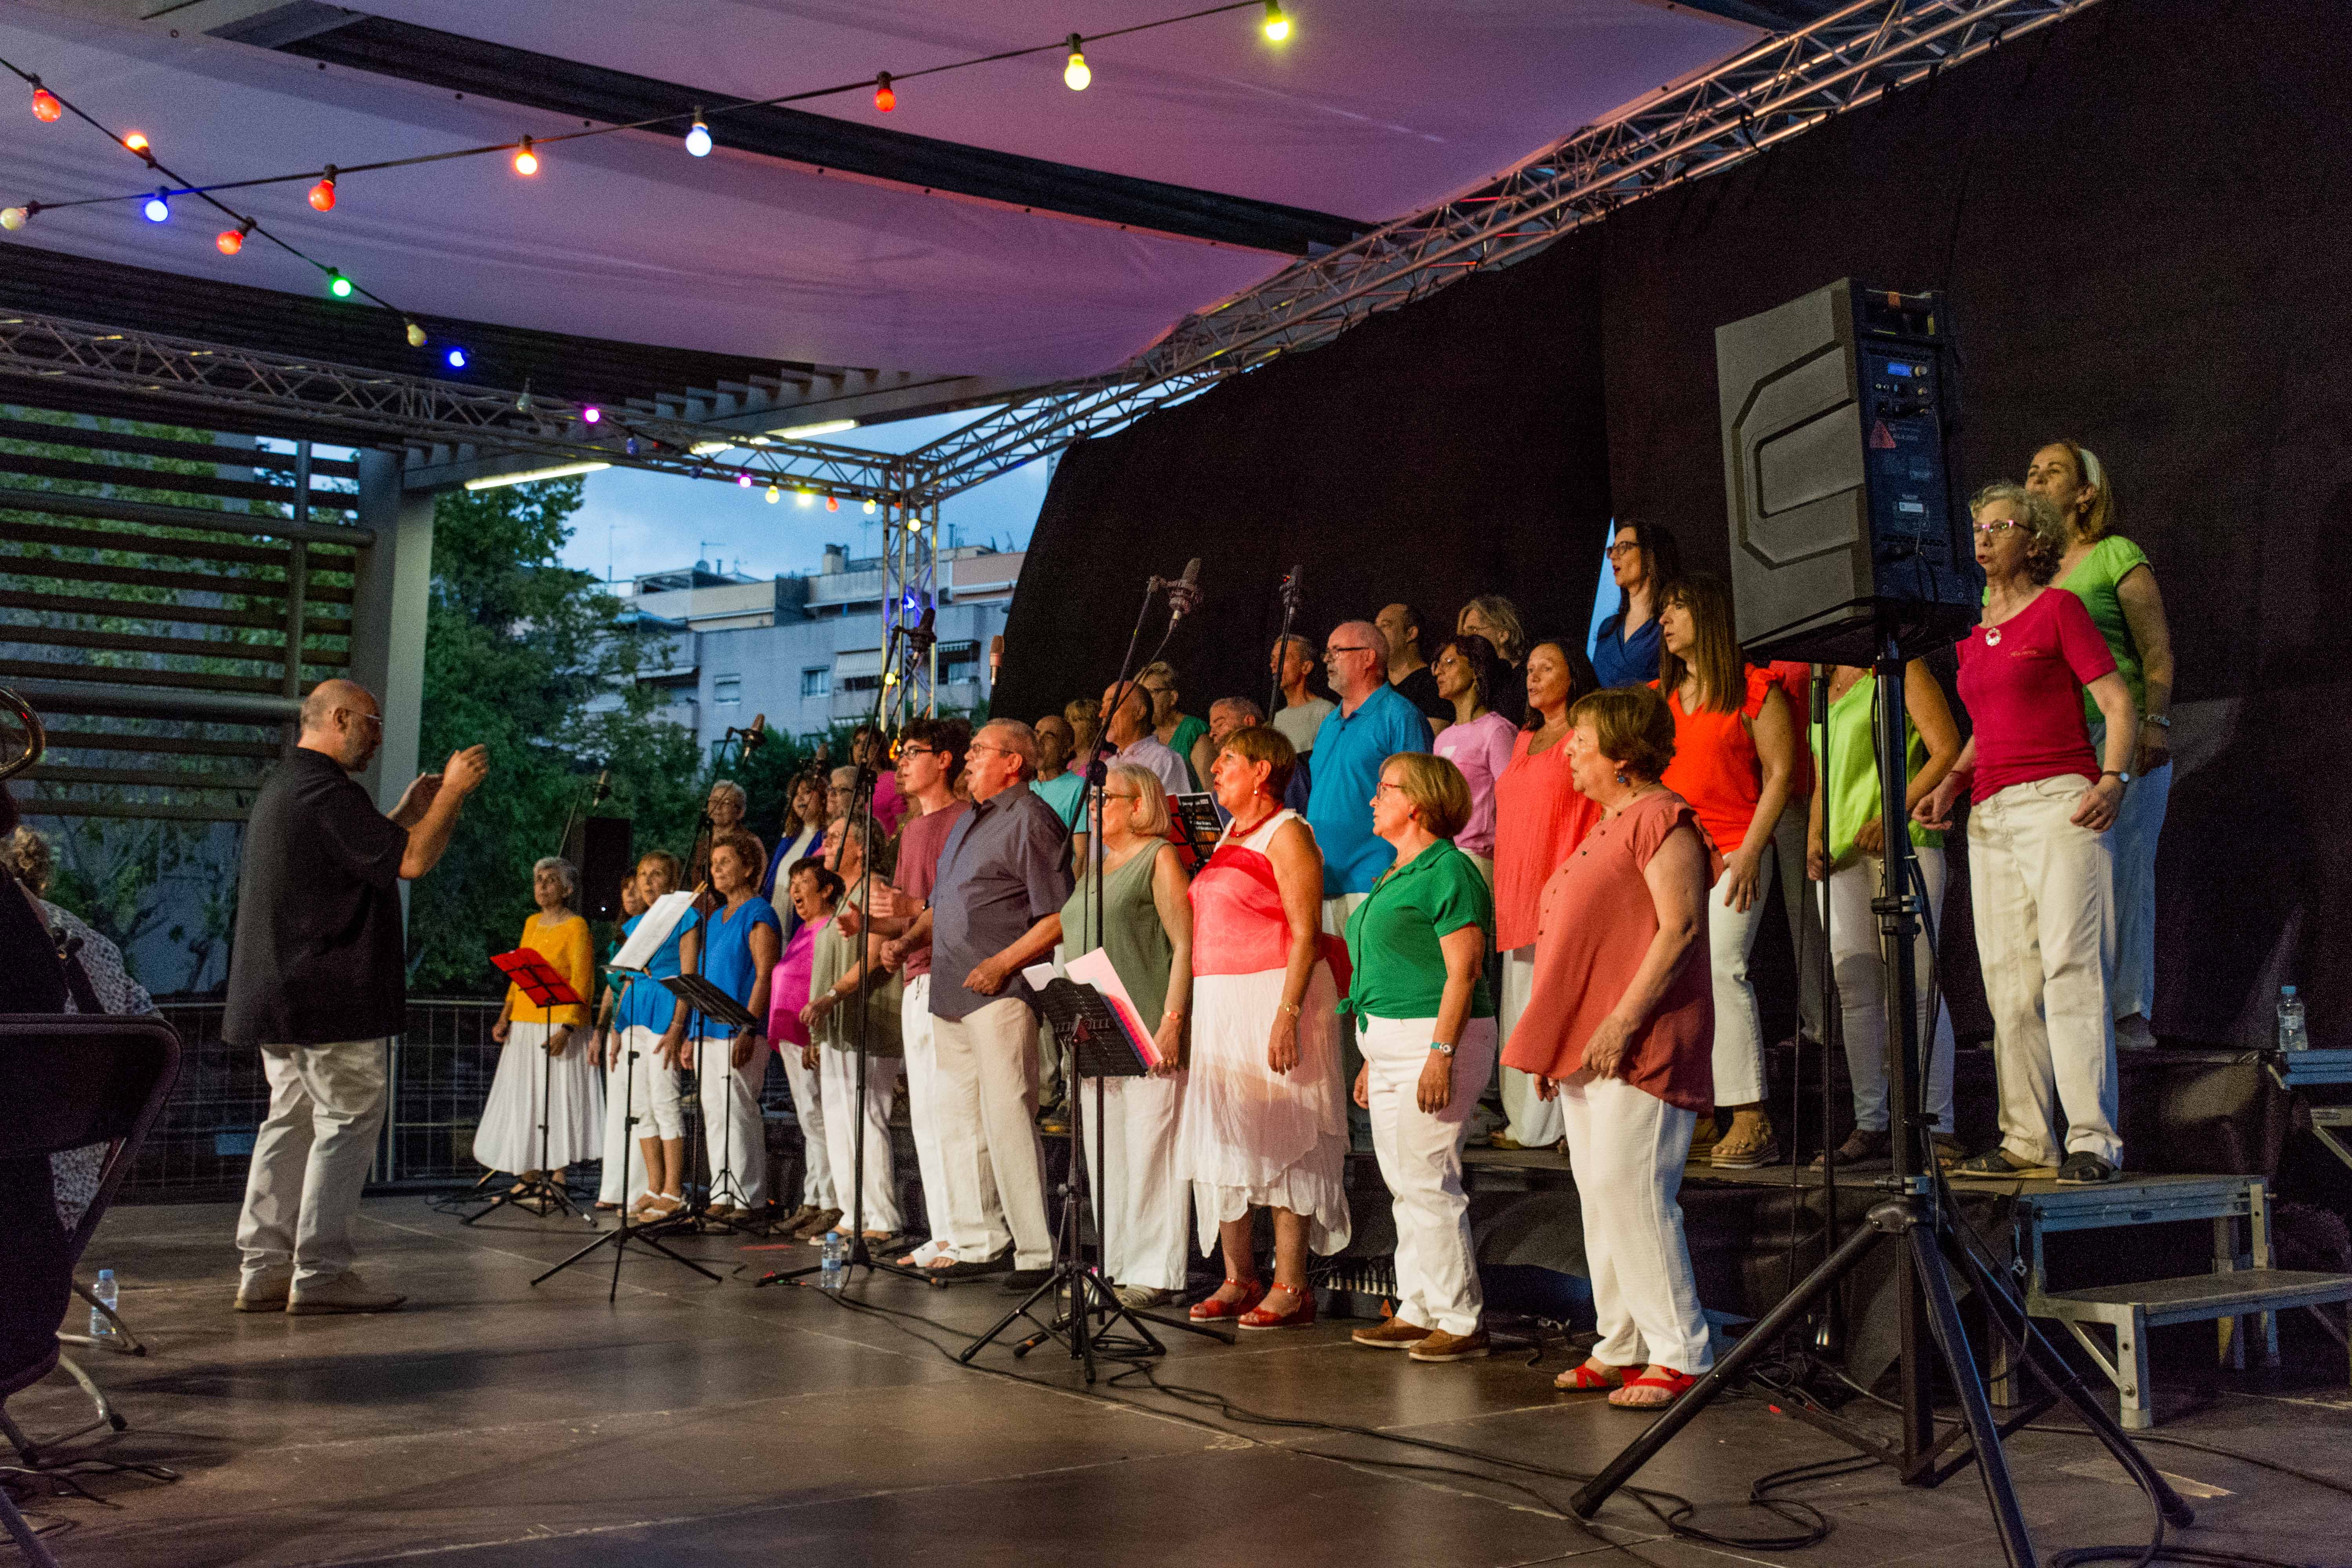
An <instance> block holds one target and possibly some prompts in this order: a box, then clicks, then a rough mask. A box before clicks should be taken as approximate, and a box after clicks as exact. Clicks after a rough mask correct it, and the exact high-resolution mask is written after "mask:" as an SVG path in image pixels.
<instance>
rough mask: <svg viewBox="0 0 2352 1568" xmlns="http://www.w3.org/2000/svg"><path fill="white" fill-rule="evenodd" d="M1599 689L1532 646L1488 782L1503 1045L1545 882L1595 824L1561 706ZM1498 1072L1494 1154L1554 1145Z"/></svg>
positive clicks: (1522, 1092)
mask: <svg viewBox="0 0 2352 1568" xmlns="http://www.w3.org/2000/svg"><path fill="white" fill-rule="evenodd" d="M1600 684H1601V682H1600V681H1599V679H1597V678H1595V677H1594V675H1593V673H1592V665H1591V661H1589V660H1588V659H1586V658H1585V657H1584V655H1583V654H1582V653H1580V652H1579V651H1578V650H1576V649H1575V648H1573V647H1570V645H1568V644H1566V643H1563V642H1559V641H1557V640H1554V641H1549V642H1539V643H1538V644H1536V646H1535V647H1532V648H1530V649H1528V721H1527V726H1526V727H1525V728H1524V729H1522V730H1521V731H1519V733H1518V737H1517V740H1516V741H1515V742H1513V744H1512V746H1511V761H1510V763H1509V765H1508V766H1507V767H1506V768H1504V770H1503V772H1502V776H1500V777H1499V778H1497V779H1496V781H1495V947H1496V951H1497V952H1500V953H1501V954H1502V955H1503V963H1502V971H1503V974H1502V981H1503V983H1502V985H1501V987H1500V989H1499V992H1498V994H1497V995H1496V1027H1497V1029H1498V1031H1499V1035H1498V1037H1499V1038H1502V1039H1506V1040H1507V1039H1509V1038H1510V1037H1511V1029H1512V1026H1514V1025H1516V1024H1517V1022H1518V1020H1519V1012H1520V1010H1521V1009H1522V1008H1524V1007H1526V1006H1527V1005H1528V992H1529V990H1530V989H1531V988H1532V987H1533V985H1534V984H1535V972H1536V926H1537V906H1538V901H1539V900H1541V899H1542V897H1543V889H1544V883H1545V882H1547V881H1549V880H1550V879H1551V874H1552V873H1553V872H1554V871H1557V870H1559V867H1560V862H1562V861H1564V860H1566V859H1567V858H1569V855H1570V853H1571V852H1572V851H1573V850H1574V849H1575V848H1576V847H1577V845H1578V843H1579V842H1580V841H1581V840H1582V839H1583V837H1584V836H1585V834H1586V833H1587V832H1588V831H1589V830H1590V829H1591V826H1592V824H1593V823H1594V822H1595V821H1596V820H1597V819H1598V818H1599V817H1600V816H1601V808H1600V807H1599V806H1597V805H1593V804H1592V802H1591V801H1590V800H1587V799H1586V798H1585V797H1584V796H1583V795H1579V794H1578V793H1577V789H1576V784H1575V783H1574V781H1573V780H1571V779H1570V776H1569V768H1568V749H1567V747H1566V746H1565V745H1563V744H1562V742H1565V741H1566V740H1567V739H1568V710H1569V709H1570V706H1572V705H1573V704H1574V703H1575V702H1576V700H1578V699H1579V698H1580V697H1582V696H1583V695H1584V694H1585V693H1586V692H1588V691H1592V690H1595V689H1598V688H1599V686H1600ZM1501 1071H1502V1082H1503V1114H1504V1115H1505V1116H1507V1117H1508V1118H1509V1119H1510V1120H1509V1124H1508V1125H1507V1126H1506V1127H1505V1128H1504V1129H1503V1131H1500V1132H1497V1133H1496V1134H1495V1135H1494V1137H1493V1140H1492V1142H1493V1143H1494V1145H1495V1147H1496V1148H1497V1149H1540V1148H1543V1147H1546V1146H1547V1145H1549V1144H1553V1143H1557V1142H1559V1141H1560V1138H1561V1137H1562V1136H1563V1132H1562V1129H1561V1126H1560V1120H1559V1106H1557V1105H1555V1104H1553V1103H1552V1102H1551V1101H1549V1100H1544V1099H1542V1098H1541V1097H1539V1096H1538V1094H1537V1093H1536V1087H1535V1082H1534V1080H1533V1079H1529V1078H1528V1075H1527V1074H1525V1073H1523V1072H1521V1071H1519V1069H1518V1068H1514V1067H1505V1068H1502V1069H1501Z"/></svg>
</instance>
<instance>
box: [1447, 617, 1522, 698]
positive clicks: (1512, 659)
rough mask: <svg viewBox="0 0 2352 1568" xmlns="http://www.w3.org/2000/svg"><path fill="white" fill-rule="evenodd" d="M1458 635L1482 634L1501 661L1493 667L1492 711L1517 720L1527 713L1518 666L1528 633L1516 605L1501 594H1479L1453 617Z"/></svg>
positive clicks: (1519, 667)
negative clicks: (1493, 707)
mask: <svg viewBox="0 0 2352 1568" xmlns="http://www.w3.org/2000/svg"><path fill="white" fill-rule="evenodd" d="M1454 635H1455V636H1457V637H1485V638H1486V646H1488V647H1491V648H1493V649H1494V650H1495V658H1496V659H1497V660H1499V661H1500V664H1499V667H1498V668H1496V671H1495V703H1494V705H1495V711H1496V712H1497V713H1500V714H1501V715H1502V716H1503V717H1504V718H1506V719H1508V720H1509V721H1511V722H1512V723H1514V724H1517V723H1519V722H1521V721H1524V720H1525V719H1526V718H1527V716H1528V688H1527V681H1526V679H1524V677H1523V675H1522V673H1521V670H1522V667H1523V664H1524V661H1525V660H1526V658H1527V657H1528V633H1527V627H1526V625H1525V623H1523V622H1522V621H1520V619H1519V610H1518V606H1517V605H1514V604H1512V603H1511V601H1510V600H1508V599H1506V598H1505V597H1503V595H1500V594H1481V595H1478V596H1477V597H1476V598H1475V599H1473V600H1471V601H1470V602H1469V603H1468V604H1466V605H1463V606H1462V613H1461V614H1460V615H1458V616H1454Z"/></svg>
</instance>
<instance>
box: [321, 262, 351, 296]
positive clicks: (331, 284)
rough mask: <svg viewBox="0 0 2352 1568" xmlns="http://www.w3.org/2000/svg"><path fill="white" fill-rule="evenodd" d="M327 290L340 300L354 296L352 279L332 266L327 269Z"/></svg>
mask: <svg viewBox="0 0 2352 1568" xmlns="http://www.w3.org/2000/svg"><path fill="white" fill-rule="evenodd" d="M327 292H328V293H330V294H332V295H333V296H334V297H335V298H336V299H338V300H348V299H350V298H351V297H352V280H351V279H348V278H346V277H344V276H343V275H342V274H341V272H339V271H337V270H336V269H335V268H328V269H327Z"/></svg>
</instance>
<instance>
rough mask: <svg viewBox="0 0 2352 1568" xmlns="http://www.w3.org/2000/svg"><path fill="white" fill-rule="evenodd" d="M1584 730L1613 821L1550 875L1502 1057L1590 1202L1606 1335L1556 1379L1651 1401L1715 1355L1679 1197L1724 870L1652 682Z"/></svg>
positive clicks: (1709, 1074)
mask: <svg viewBox="0 0 2352 1568" xmlns="http://www.w3.org/2000/svg"><path fill="white" fill-rule="evenodd" d="M1574 726H1575V727H1574V730H1573V731H1572V733H1571V734H1570V737H1569V740H1568V742H1567V743H1566V744H1565V745H1564V746H1563V747H1562V750H1564V751H1566V752H1568V753H1569V759H1570V767H1571V768H1572V769H1573V770H1574V774H1575V779H1576V787H1577V788H1578V789H1579V790H1580V791H1582V792H1583V794H1584V795H1585V796H1586V797H1587V798H1588V799H1590V800H1592V801H1594V802H1595V803H1597V804H1598V805H1599V806H1600V809H1601V820H1600V821H1599V822H1598V823H1597V824H1595V825H1594V826H1593V828H1592V831H1591V833H1589V834H1587V835H1586V836H1585V837H1584V841H1583V842H1582V843H1581V844H1580V845H1578V846H1577V847H1576V851H1575V853H1573V854H1572V855H1570V857H1569V858H1568V861H1567V863H1566V864H1565V865H1563V866H1561V867H1560V868H1559V870H1558V871H1557V872H1555V873H1554V874H1553V875H1552V877H1551V879H1550V880H1549V881H1548V882H1547V883H1546V884H1545V886H1544V890H1543V914H1542V930H1541V931H1540V934H1538V937H1537V938H1536V987H1535V994H1534V995H1533V996H1531V997H1530V998H1528V1006H1527V1011H1526V1013H1525V1015H1524V1016H1522V1017H1521V1018H1520V1020H1519V1026H1518V1028H1517V1031H1516V1032H1515V1033H1514V1034H1513V1035H1512V1036H1511V1038H1510V1043H1509V1044H1508V1045H1507V1046H1506V1047H1504V1050H1503V1059H1504V1060H1505V1061H1507V1062H1508V1063H1510V1064H1511V1065H1512V1066H1513V1067H1516V1068H1519V1069H1520V1070H1522V1071H1525V1072H1528V1073H1531V1074H1533V1075H1535V1077H1536V1079H1537V1081H1538V1086H1539V1088H1540V1089H1541V1090H1542V1092H1543V1093H1544V1094H1546V1095H1547V1096H1552V1095H1557V1097H1558V1101H1559V1106H1560V1108H1561V1110H1563V1111H1564V1112H1565V1121H1566V1125H1567V1128H1568V1157H1569V1162H1570V1165H1571V1166H1572V1167H1573V1168H1574V1170H1575V1173H1576V1190H1577V1194H1578V1197H1579V1200H1580V1203H1581V1204H1582V1205H1583V1211H1584V1257H1585V1264H1586V1271H1587V1273H1588V1274H1589V1275H1590V1276H1591V1280H1592V1305H1593V1310H1594V1313H1595V1315H1596V1317H1597V1319H1598V1321H1599V1325H1600V1329H1601V1340H1600V1342H1599V1343H1597V1344H1595V1345H1594V1346H1593V1347H1592V1353H1591V1359H1589V1360H1588V1361H1586V1362H1585V1363H1584V1364H1583V1365H1582V1366H1577V1367H1570V1369H1569V1370H1568V1371H1567V1372H1564V1373H1561V1374H1560V1375H1559V1379H1558V1380H1557V1381H1556V1384H1555V1386H1557V1387H1559V1388H1562V1389H1567V1390H1570V1391H1590V1392H1595V1393H1597V1392H1599V1391H1601V1390H1603V1389H1612V1390H1614V1391H1615V1392H1613V1393H1612V1394H1610V1395H1609V1403H1610V1404H1612V1405H1618V1406H1620V1407H1621V1408H1625V1409H1654V1408H1655V1407H1656V1406H1658V1405H1666V1404H1670V1403H1671V1402H1673V1401H1674V1400H1675V1399H1677V1398H1679V1397H1681V1395H1682V1394H1683V1392H1684V1391H1685V1390H1686V1389H1688V1388H1689V1387H1690V1385H1691V1384H1693V1383H1695V1382H1696V1381H1697V1380H1698V1374H1699V1373H1704V1372H1705V1371H1706V1369H1707V1367H1708V1366H1709V1365H1710V1364H1711V1363H1712V1357H1711V1356H1710V1354H1709V1352H1708V1348H1707V1330H1706V1317H1705V1315H1704V1314H1702V1313H1701V1312H1700V1310H1699V1303H1698V1285H1697V1282H1696V1279H1695V1278H1694V1276H1693V1274H1692V1272H1691V1261H1690V1247H1689V1246H1688V1244H1687V1242H1686V1241H1685V1238H1684V1236H1683V1211H1682V1205H1681V1204H1680V1203H1679V1202H1678V1201H1677V1199H1676V1195H1675V1194H1677V1193H1678V1192H1680V1190H1681V1187H1682V1178H1683V1162H1684V1161H1685V1159H1687V1158H1688V1157H1689V1154H1690V1145H1691V1133H1692V1131H1693V1130H1694V1129H1695V1128H1696V1125H1697V1123H1698V1117H1699V1112H1701V1111H1702V1110H1706V1107H1707V1105H1708V1103H1709V1102H1710V1101H1711V1100H1713V1099H1714V1097H1715V1090H1714V1081H1713V1071H1714V1069H1713V1065H1712V1058H1713V1056H1714V1047H1713V1039H1714V1035H1715V1016H1714V1015H1715V987H1714V984H1713V982H1712V980H1711V979H1710V977H1709V974H1708V972H1707V965H1706V950H1705V946H1704V943H1705V942H1706V938H1705V936H1704V934H1703V933H1704V931H1705V930H1706V924H1707V921H1708V910H1706V898H1707V887H1708V884H1709V883H1710V882H1713V881H1714V880H1715V879H1716V868H1715V865H1714V863H1713V860H1714V858H1713V850H1712V848H1711V847H1710V846H1709V845H1708V843H1707V841H1706V838H1705V837H1703V836H1702V834H1701V831H1700V824H1699V821H1698V815H1697V813H1696V812H1695V811H1694V810H1693V809H1692V808H1691V806H1690V805H1689V803H1687V802H1686V801H1685V800H1683V799H1682V797H1681V796H1679V795H1675V793H1674V792H1673V791H1672V790H1670V789H1667V788H1665V787H1664V785H1663V784H1661V783H1660V782H1659V775H1660V774H1661V773H1663V772H1664V771H1665V769H1666V764H1667V762H1668V760H1669V759H1670V758H1672V757H1673V756H1674V754H1675V752H1674V746H1675V721H1674V719H1673V717H1672V716H1671V715H1670V714H1669V713H1668V712H1667V711H1666V707H1665V704H1664V703H1663V702H1661V701H1660V700H1658V695H1657V693H1656V692H1654V691H1652V690H1650V689H1648V688H1647V687H1639V686H1635V687H1616V688H1612V689H1609V690H1607V691H1597V692H1594V693H1593V694H1592V695H1591V696H1590V697H1587V698H1585V699H1584V700H1582V701H1580V702H1579V703H1578V704H1577V705H1576V708H1575V710H1574ZM1643 1363H1647V1366H1646V1369H1645V1370H1644V1371H1643V1373H1642V1374H1641V1375H1640V1376H1638V1377H1632V1376H1628V1375H1627V1374H1628V1373H1631V1372H1632V1371H1633V1368H1634V1367H1635V1366H1637V1365H1641V1364H1643Z"/></svg>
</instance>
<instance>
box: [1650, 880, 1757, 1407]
mask: <svg viewBox="0 0 2352 1568" xmlns="http://www.w3.org/2000/svg"><path fill="white" fill-rule="evenodd" d="M1773 863H1774V857H1773V854H1772V851H1771V849H1770V847H1766V849H1765V851H1764V863H1763V864H1762V865H1761V866H1760V867H1759V868H1757V878H1756V901H1755V902H1754V903H1752V904H1749V905H1748V908H1747V910H1746V911H1745V912H1742V911H1740V910H1735V909H1733V908H1731V907H1730V906H1729V905H1728V904H1726V903H1725V902H1724V901H1723V890H1724V884H1725V883H1726V882H1727V881H1728V880H1730V878H1731V872H1730V869H1729V868H1725V870H1724V873H1723V875H1722V876H1721V877H1719V878H1717V879H1716V884H1715V887H1714V889H1713V890H1711V891H1710V892H1709V893H1708V894H1707V896H1706V944H1707V954H1708V962H1709V966H1710V967H1711V968H1712V970H1713V971H1714V974H1715V1102H1716V1104H1717V1105H1754V1104H1756V1103H1757V1102H1758V1101H1759V1100H1762V1099H1763V1098H1764V1016H1763V1015H1762V1014H1761V1013H1759V1012H1758V1011H1757V1007H1756V985H1755V983H1754V982H1753V981H1751V980H1749V979H1748V954H1749V953H1751V952H1754V951H1755V950H1756V928H1757V927H1758V926H1759V925H1762V924H1763V923H1764V890H1765V889H1767V888H1769V886H1770V885H1771V882H1772V871H1773ZM1667 1364H1668V1365H1672V1364H1673V1363H1667ZM1678 1370H1681V1371H1684V1372H1688V1371H1689V1370H1690V1369H1689V1368H1688V1367H1683V1368H1680V1369H1678Z"/></svg>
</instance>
